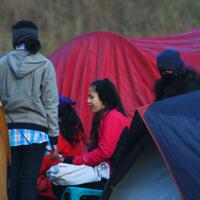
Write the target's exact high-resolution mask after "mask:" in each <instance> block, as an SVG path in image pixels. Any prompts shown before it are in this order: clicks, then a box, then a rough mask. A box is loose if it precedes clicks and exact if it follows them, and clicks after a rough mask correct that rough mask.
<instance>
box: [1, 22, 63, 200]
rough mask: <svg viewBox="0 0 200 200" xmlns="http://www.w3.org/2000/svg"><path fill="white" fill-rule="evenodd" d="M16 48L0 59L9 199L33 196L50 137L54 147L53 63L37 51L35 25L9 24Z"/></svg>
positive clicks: (55, 96) (55, 98) (33, 198)
mask: <svg viewBox="0 0 200 200" xmlns="http://www.w3.org/2000/svg"><path fill="white" fill-rule="evenodd" d="M12 44H13V47H14V50H13V51H11V52H9V53H8V54H7V55H6V56H4V57H3V58H1V60H0V82H1V85H0V99H1V101H2V103H3V106H4V110H5V114H6V119H7V122H8V128H9V138H10V146H11V163H12V164H11V169H10V181H9V182H10V183H9V187H8V196H9V200H27V199H29V200H36V198H37V188H36V186H37V177H38V174H39V170H40V165H41V163H42V159H43V155H44V152H45V148H46V145H47V143H48V141H49V139H50V142H51V144H52V146H53V147H54V148H55V149H56V148H57V136H58V132H59V128H58V92H57V85H56V76H55V71H54V67H53V64H52V63H51V62H50V60H48V59H47V58H46V57H44V56H43V55H42V54H40V53H39V52H38V51H39V50H40V48H41V44H40V41H39V36H38V28H37V26H36V25H35V24H34V23H33V22H32V21H27V20H21V21H18V22H17V23H16V24H14V25H13V26H12Z"/></svg>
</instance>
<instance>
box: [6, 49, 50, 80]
mask: <svg viewBox="0 0 200 200" xmlns="http://www.w3.org/2000/svg"><path fill="white" fill-rule="evenodd" d="M7 61H8V65H9V66H10V68H11V69H12V71H13V72H14V74H15V76H16V77H17V78H18V79H20V78H23V77H24V76H26V74H28V73H30V72H32V71H34V70H35V69H37V68H39V67H41V66H42V65H44V64H45V63H46V62H47V59H46V58H45V57H44V56H43V55H42V54H39V53H37V56H36V55H29V53H28V52H27V51H22V50H16V51H11V52H10V53H9V54H8V55H7Z"/></svg>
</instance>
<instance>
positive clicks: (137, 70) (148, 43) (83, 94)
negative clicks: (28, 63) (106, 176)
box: [49, 28, 200, 133]
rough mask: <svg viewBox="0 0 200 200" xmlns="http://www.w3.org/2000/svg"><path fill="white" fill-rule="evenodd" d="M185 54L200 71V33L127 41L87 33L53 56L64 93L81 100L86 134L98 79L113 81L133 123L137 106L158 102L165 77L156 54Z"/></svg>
mask: <svg viewBox="0 0 200 200" xmlns="http://www.w3.org/2000/svg"><path fill="white" fill-rule="evenodd" d="M167 48H173V49H176V50H178V51H180V53H181V56H182V58H183V59H184V60H185V63H186V64H187V65H189V66H191V67H192V68H194V69H196V70H197V71H199V72H200V28H198V29H195V30H194V31H192V32H188V33H184V34H178V35H172V36H166V37H157V38H139V39H138V38H137V39H135V38H125V37H122V36H120V35H117V34H113V33H108V32H94V33H87V34H84V35H82V36H80V37H76V38H75V39H73V40H72V41H70V42H67V43H66V44H64V45H63V46H62V47H60V48H59V49H57V50H56V51H55V52H53V53H52V54H51V55H50V57H49V58H50V60H51V61H52V62H53V63H54V65H55V70H56V74H57V83H58V90H59V94H62V95H65V96H69V97H71V98H72V99H73V100H75V101H77V106H76V108H77V110H78V111H79V114H80V116H81V119H82V121H83V124H84V127H85V130H86V133H88V131H89V129H90V124H91V118H92V112H91V111H90V109H89V106H88V105H87V96H88V87H89V85H90V83H91V82H92V81H93V80H95V79H102V78H109V79H110V80H112V81H113V82H114V84H115V85H116V87H117V89H118V91H119V94H120V96H121V98H122V102H123V105H124V107H125V110H126V113H127V115H128V117H129V119H131V118H132V116H133V114H134V111H135V109H136V107H138V106H142V105H144V104H148V103H151V102H152V101H153V100H154V95H153V84H154V81H155V80H156V79H157V78H158V77H159V74H158V72H157V70H156V64H155V62H156V59H155V58H156V55H157V54H158V53H159V52H160V51H161V50H163V49H167Z"/></svg>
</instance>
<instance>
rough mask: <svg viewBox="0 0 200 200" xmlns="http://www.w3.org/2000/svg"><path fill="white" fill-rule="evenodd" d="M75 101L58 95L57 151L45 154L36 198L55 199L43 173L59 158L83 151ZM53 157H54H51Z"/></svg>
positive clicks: (84, 137) (43, 199) (81, 128)
mask: <svg viewBox="0 0 200 200" xmlns="http://www.w3.org/2000/svg"><path fill="white" fill-rule="evenodd" d="M75 104H76V102H74V101H72V100H71V99H70V98H68V97H65V96H60V97H59V107H58V116H59V129H60V134H59V136H58V153H59V156H56V155H55V154H54V152H53V156H54V155H55V157H53V156H52V155H51V154H50V155H48V156H45V157H44V159H43V163H42V166H41V169H40V175H39V178H38V190H39V192H38V200H47V199H49V200H55V199H56V197H55V196H54V194H53V192H52V186H51V182H50V181H49V180H48V179H47V177H46V175H45V173H46V171H47V170H48V169H49V168H50V167H51V166H53V165H55V164H57V163H59V162H61V160H63V159H65V158H67V159H69V157H75V156H78V155H81V154H83V153H84V151H85V147H84V144H85V140H86V136H85V134H84V128H83V125H82V123H81V120H80V118H79V116H78V114H77V112H76V110H75V109H74V107H73V105H75ZM53 158H54V159H53Z"/></svg>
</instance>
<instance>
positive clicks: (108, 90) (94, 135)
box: [88, 79, 125, 151]
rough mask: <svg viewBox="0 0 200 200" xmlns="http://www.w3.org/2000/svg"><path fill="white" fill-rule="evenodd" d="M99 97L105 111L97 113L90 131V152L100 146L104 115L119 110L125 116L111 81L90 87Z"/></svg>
mask: <svg viewBox="0 0 200 200" xmlns="http://www.w3.org/2000/svg"><path fill="white" fill-rule="evenodd" d="M90 86H91V87H92V88H93V89H94V90H95V91H96V92H97V93H98V96H99V99H100V100H101V101H102V103H103V105H104V106H105V108H104V109H102V110H100V111H99V112H97V113H95V115H94V118H93V121H92V128H91V131H90V141H91V144H90V145H89V148H88V150H89V151H91V150H93V149H95V148H96V147H97V146H98V128H99V125H100V121H101V119H102V117H104V116H105V115H104V113H107V114H108V112H109V111H111V110H113V109H117V110H118V111H119V112H120V113H122V114H123V115H125V112H124V108H123V105H122V102H121V99H120V97H119V95H118V93H117V91H116V88H115V86H114V84H113V83H112V82H111V81H110V80H109V79H102V80H96V81H94V82H92V84H91V85H90Z"/></svg>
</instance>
